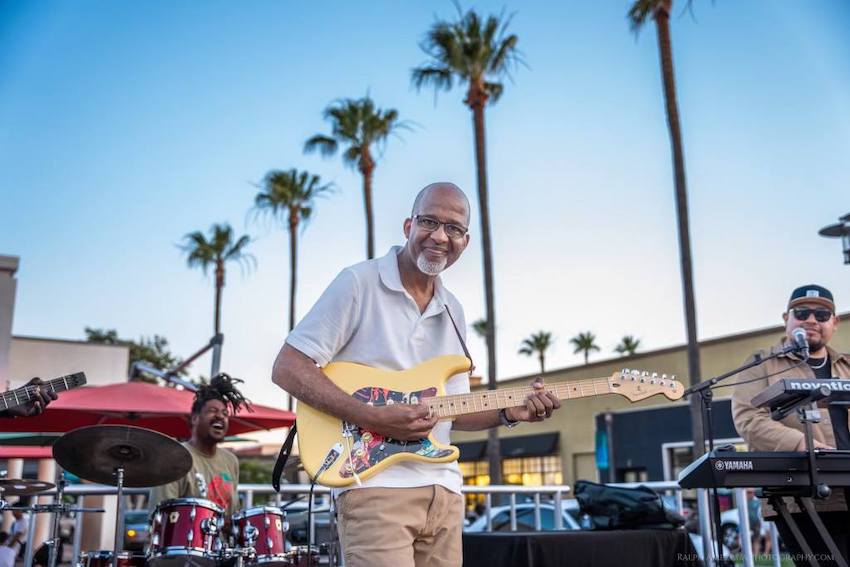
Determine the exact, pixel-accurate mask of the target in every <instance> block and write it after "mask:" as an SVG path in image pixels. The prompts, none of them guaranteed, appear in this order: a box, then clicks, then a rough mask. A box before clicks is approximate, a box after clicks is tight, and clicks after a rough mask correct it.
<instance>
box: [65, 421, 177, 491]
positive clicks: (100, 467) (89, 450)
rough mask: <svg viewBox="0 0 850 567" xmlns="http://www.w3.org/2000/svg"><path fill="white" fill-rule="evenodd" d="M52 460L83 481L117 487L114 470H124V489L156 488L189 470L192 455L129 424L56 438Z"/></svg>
mask: <svg viewBox="0 0 850 567" xmlns="http://www.w3.org/2000/svg"><path fill="white" fill-rule="evenodd" d="M53 458H54V459H56V462H58V463H59V465H60V466H61V467H62V468H64V469H65V470H67V471H70V472H71V473H73V474H75V475H77V476H78V477H80V478H83V479H85V480H90V481H92V482H99V483H101V484H111V485H113V486H115V485H117V484H118V477H117V476H116V475H115V470H116V469H117V468H118V467H123V469H124V486H125V487H128V488H139V487H147V486H159V485H161V484H166V483H169V482H172V481H174V480H177V479H178V478H180V477H182V476H184V475H185V474H186V473H188V472H189V469H191V468H192V455H190V454H189V451H188V450H187V449H186V448H185V447H184V446H183V445H181V444H180V443H178V442H177V441H175V440H174V439H172V438H171V437H168V436H167V435H163V434H162V433H157V432H156V431H151V430H150V429H144V428H142V427H133V426H131V425H92V426H90V427H81V428H80V429H75V430H74V431H71V432H69V433H66V434H65V435H63V436H62V437H60V438H59V440H58V441H56V443H54V445H53Z"/></svg>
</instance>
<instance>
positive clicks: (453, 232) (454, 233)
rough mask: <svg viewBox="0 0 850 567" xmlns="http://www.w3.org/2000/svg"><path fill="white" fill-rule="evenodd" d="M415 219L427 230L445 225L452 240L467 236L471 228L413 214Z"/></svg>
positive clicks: (433, 229)
mask: <svg viewBox="0 0 850 567" xmlns="http://www.w3.org/2000/svg"><path fill="white" fill-rule="evenodd" d="M413 219H414V220H415V221H416V225H417V226H418V227H419V228H421V229H422V230H425V231H427V232H434V231H436V230H437V229H438V228H440V227H441V226H443V227H445V231H446V236H448V237H449V238H451V239H452V240H458V239H460V238H463V237H464V236H466V233H467V232H469V229H468V228H466V227H465V226H461V225H459V224H453V223H450V222H442V221H438V220H437V219H435V218H433V217H426V216H422V215H413Z"/></svg>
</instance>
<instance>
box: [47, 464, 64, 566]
mask: <svg viewBox="0 0 850 567" xmlns="http://www.w3.org/2000/svg"><path fill="white" fill-rule="evenodd" d="M64 495H65V478H64V476H63V475H62V473H61V472H60V473H59V484H57V485H56V498H55V500H54V503H56V504H58V506H57V511H56V512H54V513H53V529H52V533H51V534H50V539H49V540H48V541H47V542H46V543H47V545H48V546H49V548H48V549H49V550H50V553H49V555H48V556H47V557H48V559H47V567H56V556H57V554H58V553H57V552H58V549H59V519H60V516H61V515H62V512H61V511H60V509H61V507H62V504H63V501H62V497H63V496H64Z"/></svg>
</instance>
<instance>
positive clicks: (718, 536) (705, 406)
mask: <svg viewBox="0 0 850 567" xmlns="http://www.w3.org/2000/svg"><path fill="white" fill-rule="evenodd" d="M802 350H803V347H801V346H800V345H796V344H791V345H787V346H784V347H782V348H781V349H779V350H777V351H774V352H772V353H771V354H769V355H768V356H762V355H761V354H760V353H756V354H755V356H754V357H753V360H752V361H751V362H748V363H747V364H744V365H743V366H740V367H738V368H736V369H734V370H731V371H729V372H726V373H725V374H721V375H720V376H715V377H714V378H709V379H708V380H704V381H702V382H700V383H698V384H694V385H693V386H691V387H690V388H688V389H686V390H685V393H684V396H685V397H687V396H690V395H692V394H698V395H699V397H700V401H701V402H702V404H701V411H700V420H701V421H702V429H703V435H704V438H703V439H701V440H700V442H701V443H702V449H703V451H705V442H706V440H707V441H708V452H709V453H711V452H712V451H714V429H713V427H714V424H713V421H712V411H711V408H712V403H713V401H714V391H713V390H714V388H715V387H716V386H717V384H719V383H720V382H722V381H723V380H726V379H727V378H729V377H731V376H734V375H735V374H739V373H741V372H743V371H745V370H749V369H750V368H753V367H756V366H759V365H761V364H764V363H765V362H767V361H768V360H771V359H773V358H776V357H778V356H781V355H783V354H788V353H791V352H799V351H802ZM807 358H808V356H807V357H806V359H807ZM804 360H805V359H804ZM706 438H707V439H706ZM694 448H696V447H694ZM708 490H709V494H710V496H711V500H712V505H711V507H710V509H709V516H713V518H709V525H712V524H713V528H714V532H715V537H714V539H715V541H716V542H717V563H718V565H720V564H722V563H723V531H722V529H723V526H722V524H721V521H720V501H719V499H718V498H717V487H716V486H715V487H714V488H709V489H708ZM705 535H706V534H703V536H705ZM741 537H747V534H741ZM710 547H711V546H707V548H708V549H709V550H710ZM706 557H709V555H706Z"/></svg>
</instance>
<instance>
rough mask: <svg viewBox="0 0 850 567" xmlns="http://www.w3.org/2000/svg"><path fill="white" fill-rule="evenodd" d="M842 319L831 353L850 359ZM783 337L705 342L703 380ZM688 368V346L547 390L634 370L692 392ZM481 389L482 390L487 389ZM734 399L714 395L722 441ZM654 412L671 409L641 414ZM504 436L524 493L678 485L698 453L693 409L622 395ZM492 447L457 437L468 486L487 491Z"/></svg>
mask: <svg viewBox="0 0 850 567" xmlns="http://www.w3.org/2000/svg"><path fill="white" fill-rule="evenodd" d="M839 318H840V320H841V324H840V325H839V327H838V330H837V331H836V333H835V335H834V336H833V339H832V341H831V342H830V346H832V347H833V348H835V349H836V350H838V351H840V352H850V313H844V314H841V315H839ZM783 335H784V327H783V326H781V325H777V326H775V327H769V328H765V329H759V330H755V331H750V332H746V333H740V334H736V335H729V336H725V337H720V338H716V339H710V340H706V341H702V342H701V343H700V357H701V363H702V370H703V377H705V378H710V377H712V376H718V375H720V374H723V373H725V372H727V371H729V370H731V369H733V368H736V367H738V366H740V365H741V364H742V363H743V362H744V360H745V359H746V358H747V357H749V356H750V355H751V354H752V353H753V352H755V351H757V350H759V349H761V348H769V347H770V346H773V345H775V344H776V343H777V342H778V341H779V340H780V339H781V338H782V336H783ZM687 367H688V361H687V352H686V347H685V345H682V346H677V347H671V348H665V349H659V350H654V351H648V352H643V353H638V354H635V355H633V356H628V357H619V358H612V359H608V360H602V361H599V362H593V363H590V364H586V365H581V366H574V367H568V368H562V369H558V370H553V371H550V372H546V373H545V374H544V377H545V379H546V382H547V383H556V382H564V381H567V382H568V381H572V380H581V379H586V378H606V377H610V376H614V375H615V374H618V373H619V372H620V371H621V370H622V369H623V368H629V369H637V370H645V371H648V372H657V373H659V374H662V373H663V374H668V375H671V374H675V375H676V376H677V377H678V379H680V380H682V381H683V382H684V385H685V386H686V387H687V386H689V385H690V384H689V380H688V377H687ZM536 376H537V375H536V374H532V375H528V376H521V377H517V378H512V379H510V380H504V381H500V382H499V387H500V388H507V387H516V386H523V385H527V384H528V383H530V382H531V381H532V380H533V379H534V378H535V377H536ZM732 381H734V378H730V379H729V382H732ZM475 389H476V390H479V389H484V386H478V387H476V388H475ZM730 396H731V390H730V388H728V387H726V388H720V389H719V390H716V392H715V400H716V401H715V406H714V412H713V413H714V424H715V432H716V433H718V435H717V438H718V439H725V440H727V441H730V440H734V439H736V438H737V434H736V433H735V432H734V427H732V426H731V414H730V410H729V407H730V405H729V401H728V398H729V397H730ZM724 398H725V400H724ZM648 408H668V409H666V410H664V411H661V412H645V413H643V412H642V410H646V409H648ZM606 414H610V415H612V416H613V425H614V426H615V427H616V428H617V429H618V431H615V435H614V436H613V438H614V439H615V440H616V441H617V447H619V446H620V445H621V444H622V445H623V447H625V448H624V449H620V450H619V453H618V450H617V448H614V450H613V451H610V448H609V447H608V443H607V437H606V435H605V432H606V429H605V427H604V425H605V415H606ZM600 420H601V421H600ZM718 428H719V429H718ZM620 429H621V430H620ZM598 432H599V433H598ZM499 435H500V438H501V441H502V443H501V444H502V471H503V477H504V479H505V482H506V483H509V484H525V485H538V484H550V483H553V484H561V483H563V484H569V485H572V484H574V483H575V481H576V480H579V479H582V480H594V481H608V480H609V478H610V480H612V481H613V480H617V481H631V480H670V479H675V478H676V477H675V475H674V476H671V475H673V474H674V472H675V473H677V472H678V469H679V468H680V467H681V466H682V463H683V462H684V464H685V465H686V464H687V463H688V462H690V457H689V456H690V454H691V453H690V451H691V447H692V443H691V441H690V439H691V426H690V418H689V414H688V404H687V401H686V400H681V401H678V402H671V401H669V400H668V399H667V398H665V397H663V396H653V397H652V398H649V399H646V400H643V401H639V402H635V403H630V402H629V400H628V399H627V398H625V397H622V396H619V395H603V396H597V397H587V398H582V399H577V400H568V401H565V402H564V403H563V406H562V408H561V409H560V410H559V411H557V412H556V413H555V415H554V416H553V417H552V418H551V419H548V420H546V421H545V422H542V423H538V424H521V425H519V426H517V427H515V428H513V429H510V430H508V429H505V428H501V429H500V431H499ZM630 437H631V439H632V440H631V441H630ZM600 438H605V439H600ZM486 439H487V432H486V431H479V432H466V431H454V432H453V433H452V442H453V443H455V444H456V445H458V446H459V447H460V449H461V457H460V461H461V469H462V471H463V475H464V482H465V483H467V484H479V485H485V484H489V476H488V474H487V462H486V455H485V451H486V447H485V444H486ZM603 441H604V442H603ZM597 448H599V453H597ZM608 453H611V454H608ZM638 454H640V455H642V457H641V458H640V459H639V460H638V459H637V458H636V457H635V455H638ZM606 457H607V458H608V459H607V460H608V461H610V465H609V466H610V467H611V468H602V469H600V468H599V467H598V466H597V465H598V464H603V465H605V464H608V463H606V462H605V461H606ZM685 461H687V462H685ZM600 473H601V474H600Z"/></svg>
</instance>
